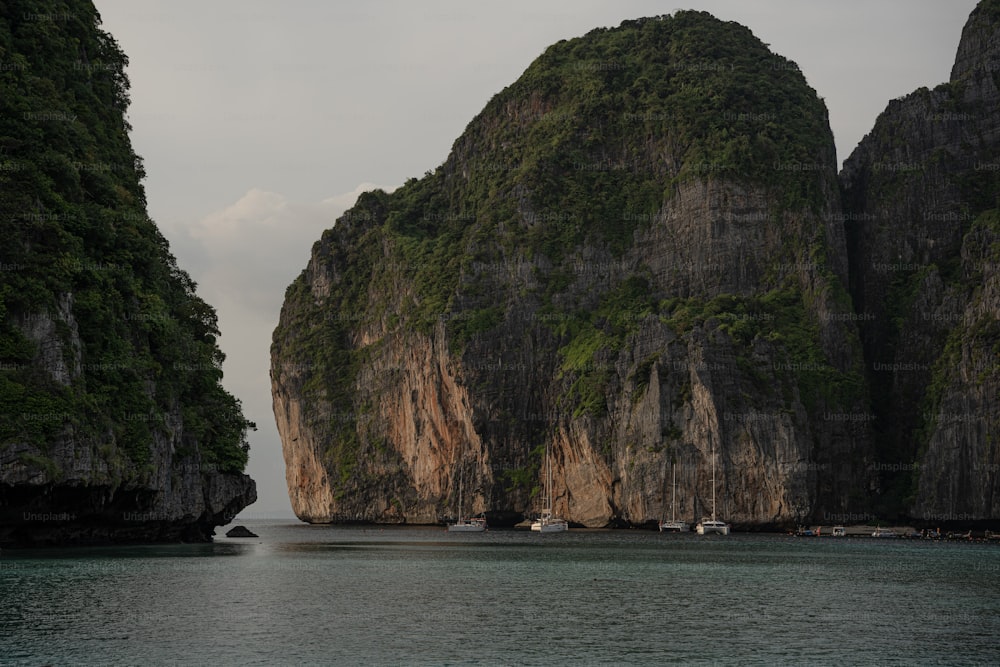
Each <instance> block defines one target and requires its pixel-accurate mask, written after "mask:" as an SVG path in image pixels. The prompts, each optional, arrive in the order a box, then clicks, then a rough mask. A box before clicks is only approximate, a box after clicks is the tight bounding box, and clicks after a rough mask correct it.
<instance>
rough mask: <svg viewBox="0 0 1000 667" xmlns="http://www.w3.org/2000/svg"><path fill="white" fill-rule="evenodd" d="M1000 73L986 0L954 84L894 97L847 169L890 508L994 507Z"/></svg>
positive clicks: (945, 516) (945, 514)
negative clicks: (999, 89) (897, 97)
mask: <svg viewBox="0 0 1000 667" xmlns="http://www.w3.org/2000/svg"><path fill="white" fill-rule="evenodd" d="M998 83H1000V3H998V2H996V1H995V0H989V1H984V2H982V3H980V5H979V6H978V7H977V9H976V10H975V11H974V12H973V13H972V15H971V16H970V18H969V21H968V23H967V24H966V27H965V29H964V30H963V33H962V39H961V42H960V45H959V48H958V55H957V57H956V60H955V65H954V68H953V69H952V75H951V80H950V82H949V83H947V84H943V85H941V86H938V87H937V88H935V89H934V90H927V89H921V90H918V91H916V92H915V93H913V94H911V95H909V96H907V97H904V98H902V99H899V100H894V101H893V102H891V103H890V104H889V106H888V108H887V109H886V110H885V112H883V114H882V115H881V116H880V117H879V119H878V121H877V122H876V124H875V127H874V129H873V130H872V132H871V133H870V134H869V135H867V136H866V137H865V139H864V140H863V141H862V142H861V144H860V145H859V146H858V148H857V149H856V150H855V151H854V153H853V154H852V155H851V156H850V158H849V159H848V160H847V161H846V162H845V164H844V169H843V172H842V173H841V182H842V185H843V190H844V202H845V212H846V214H847V215H846V218H845V219H846V220H847V225H846V229H847V237H848V246H849V249H850V257H851V261H852V266H851V292H852V296H853V297H854V302H855V305H856V307H857V308H858V310H859V312H860V313H863V314H864V315H865V317H864V318H862V328H861V330H862V340H863V344H864V349H865V357H866V366H867V372H868V375H869V379H870V382H871V386H872V394H873V396H875V397H878V398H880V400H878V401H877V402H876V404H875V409H874V412H875V414H876V415H877V422H876V430H877V434H878V435H877V437H878V439H879V441H880V443H881V446H880V448H879V456H878V460H877V461H876V463H875V469H876V471H877V472H879V473H880V487H879V494H878V495H879V497H880V500H881V502H880V504H879V509H880V511H881V512H883V513H886V514H892V513H898V514H902V515H907V516H909V517H912V518H915V519H918V520H921V519H922V520H927V521H935V522H937V521H940V522H948V521H954V522H961V521H975V520H982V519H988V518H995V517H997V516H998V512H997V509H998V505H997V503H998V502H1000V501H998V497H1000V496H998V494H997V493H996V489H997V488H998V487H997V472H998V470H997V463H998V461H1000V459H998V454H1000V452H998V451H997V446H998V445H997V438H996V435H997V433H1000V409H998V404H997V402H996V396H997V382H998V370H1000V369H998V366H997V359H998V352H1000V347H998V346H997V342H998V340H1000V326H998V324H997V317H998V313H1000V301H997V299H996V280H997V266H998V265H997V262H996V258H997V254H996V242H997V240H998V237H997V235H996V234H997V226H996V208H997V206H998V194H1000V187H998V176H997V175H998V174H1000V164H998V162H997V156H998V155H1000V114H998V113H997V109H998V106H1000V105H998V103H1000V94H998Z"/></svg>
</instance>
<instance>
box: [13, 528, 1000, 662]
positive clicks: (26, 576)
mask: <svg viewBox="0 0 1000 667" xmlns="http://www.w3.org/2000/svg"><path fill="white" fill-rule="evenodd" d="M247 524H248V527H250V529H251V530H253V532H255V533H257V534H258V535H259V536H260V537H259V538H248V539H237V538H225V537H219V538H218V541H217V542H216V543H215V544H186V545H164V546H138V547H119V548H113V547H100V548H79V549H60V550H45V551H40V550H36V551H18V552H6V551H5V552H3V553H2V554H0V600H2V601H3V604H2V605H0V635H2V636H3V638H4V639H3V642H2V643H0V663H2V664H8V663H10V664H31V665H37V664H46V663H52V664H93V663H117V664H137V663H161V662H164V661H165V660H166V661H174V662H178V663H186V664H207V663H220V664H234V663H238V664H290V663H292V664H401V663H406V664H435V665H437V664H552V663H553V662H557V663H558V662H563V663H566V664H591V663H627V664H662V663H664V662H667V661H679V662H682V663H688V662H697V661H705V662H714V661H719V662H733V661H738V662H741V663H754V662H756V663H758V664H772V663H803V662H830V661H836V662H838V663H843V664H852V663H853V664H868V663H870V662H871V661H872V659H873V658H875V657H877V658H878V660H879V661H884V662H892V661H898V662H899V663H900V664H904V663H907V662H910V661H912V660H913V656H914V655H915V654H914V652H913V651H914V647H915V645H919V646H920V653H919V657H920V660H919V661H920V662H943V663H948V664H952V663H956V662H958V663H961V662H980V663H984V664H990V663H995V662H998V661H1000V653H998V649H997V648H995V647H996V646H997V644H996V641H995V637H996V636H997V635H998V634H1000V604H998V602H997V599H996V595H995V592H996V591H998V590H1000V546H998V545H980V544H944V543H921V542H908V541H902V540H900V541H894V542H890V541H883V540H860V539H858V540H853V539H847V538H845V539H836V540H835V539H833V538H829V539H813V540H808V539H796V538H787V537H784V536H759V535H732V536H730V537H729V538H717V537H712V538H708V539H705V538H699V537H697V536H694V535H662V534H659V533H653V532H644V531H570V532H568V533H563V534H557V535H540V534H538V533H530V532H528V531H513V530H491V531H489V532H487V533H482V534H455V533H447V532H446V531H445V530H443V529H439V528H419V527H417V528H414V527H403V528H382V529H380V528H372V527H335V526H307V525H304V524H297V523H280V522H247ZM221 556H234V557H235V556H238V558H222V557H221ZM666 636H668V637H669V638H670V640H669V642H664V641H663V637H666ZM711 636H715V637H719V638H720V639H719V641H712V642H706V641H705V637H711ZM543 638H544V641H542V639H543ZM872 647H878V653H877V656H876V655H875V654H873V653H872Z"/></svg>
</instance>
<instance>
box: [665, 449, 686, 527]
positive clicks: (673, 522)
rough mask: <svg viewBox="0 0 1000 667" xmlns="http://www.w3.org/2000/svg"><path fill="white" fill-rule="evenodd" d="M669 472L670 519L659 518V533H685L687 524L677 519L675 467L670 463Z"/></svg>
mask: <svg viewBox="0 0 1000 667" xmlns="http://www.w3.org/2000/svg"><path fill="white" fill-rule="evenodd" d="M670 473H671V477H672V483H673V489H674V490H673V493H672V495H671V496H670V521H664V520H663V519H661V520H660V532H661V533H686V532H688V525H687V523H685V522H684V521H680V520H678V519H677V468H676V466H675V465H674V464H673V463H671V464H670Z"/></svg>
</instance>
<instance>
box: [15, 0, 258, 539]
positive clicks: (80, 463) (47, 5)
mask: <svg viewBox="0 0 1000 667" xmlns="http://www.w3.org/2000/svg"><path fill="white" fill-rule="evenodd" d="M99 26H100V18H99V16H98V14H97V11H96V10H95V8H94V6H93V5H92V3H91V2H89V1H83V0H75V1H72V2H37V1H36V2H29V1H27V0H24V1H13V2H5V3H4V4H3V6H2V7H0V65H2V66H0V227H2V230H3V246H2V248H0V269H2V270H0V545H5V546H6V545H10V544H13V545H36V544H37V545H44V544H71V543H96V542H114V541H165V540H179V539H183V540H192V541H199V540H206V539H210V538H211V536H212V534H213V530H214V527H215V526H218V525H222V524H225V523H228V522H229V521H230V520H231V518H232V516H233V515H235V514H236V513H237V512H238V511H239V510H241V509H242V508H243V507H245V506H246V505H248V504H250V503H252V502H253V501H254V500H255V498H256V491H255V487H254V483H253V481H252V480H251V479H250V478H249V477H247V476H246V475H244V474H242V470H243V467H244V465H245V463H246V458H247V445H246V440H245V433H246V429H247V428H248V427H252V424H250V423H249V422H248V421H247V420H246V419H244V417H243V415H242V413H241V410H240V405H239V401H237V400H236V399H235V398H233V397H232V396H231V395H229V394H228V393H226V392H225V391H224V390H223V389H222V387H221V385H220V384H219V381H220V379H221V376H222V373H221V370H220V366H221V362H222V353H221V352H220V350H219V348H218V346H217V344H216V337H217V336H218V331H217V327H216V318H215V313H214V312H213V310H212V309H211V307H210V306H208V305H207V304H205V303H204V302H203V301H201V300H200V299H199V298H198V297H197V296H196V295H195V293H194V288H195V285H194V283H193V282H192V281H191V279H190V278H189V277H188V276H187V274H185V273H184V272H183V271H182V270H180V269H179V268H178V267H177V265H176V263H175V261H174V258H173V257H172V256H171V255H170V253H169V250H168V247H167V242H166V240H165V239H164V238H163V237H162V236H161V235H160V233H159V231H158V230H157V229H156V226H155V225H154V224H153V223H152V222H151V221H150V220H149V218H148V216H147V215H146V211H145V195H144V193H143V189H142V186H141V184H140V181H141V178H142V176H143V171H142V164H141V161H140V160H139V158H138V157H136V156H135V154H134V153H133V152H132V148H131V145H130V143H129V139H128V132H127V130H128V125H127V124H126V123H125V120H124V114H125V109H126V107H127V104H128V80H127V78H126V76H125V72H124V67H125V65H126V63H127V59H126V57H125V55H124V54H123V53H122V52H121V51H120V50H119V48H118V45H117V44H116V43H115V41H114V40H113V39H112V38H111V36H110V35H108V34H107V33H105V32H103V31H101V30H100V28H99Z"/></svg>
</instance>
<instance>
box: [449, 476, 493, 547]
mask: <svg viewBox="0 0 1000 667" xmlns="http://www.w3.org/2000/svg"><path fill="white" fill-rule="evenodd" d="M462 487H463V480H462V479H461V478H459V481H458V520H457V521H456V522H455V523H449V524H448V532H449V533H481V532H483V531H485V530H486V517H484V516H477V517H472V518H469V517H466V516H464V515H463V514H462Z"/></svg>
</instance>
